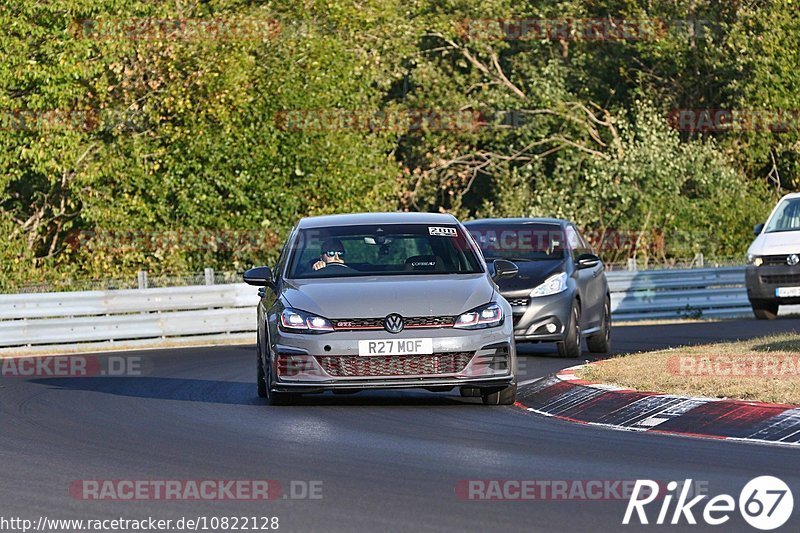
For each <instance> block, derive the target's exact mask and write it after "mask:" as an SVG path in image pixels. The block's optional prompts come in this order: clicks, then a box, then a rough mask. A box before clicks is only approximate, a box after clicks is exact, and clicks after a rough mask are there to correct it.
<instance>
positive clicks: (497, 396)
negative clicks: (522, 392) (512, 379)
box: [481, 383, 517, 405]
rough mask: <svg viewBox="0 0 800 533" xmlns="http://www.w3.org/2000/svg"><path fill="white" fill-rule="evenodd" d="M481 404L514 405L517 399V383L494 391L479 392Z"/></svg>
mask: <svg viewBox="0 0 800 533" xmlns="http://www.w3.org/2000/svg"><path fill="white" fill-rule="evenodd" d="M481 400H483V405H514V402H516V401H517V384H516V383H513V384H511V385H509V386H508V387H506V388H504V389H500V390H495V391H494V392H488V393H483V392H481Z"/></svg>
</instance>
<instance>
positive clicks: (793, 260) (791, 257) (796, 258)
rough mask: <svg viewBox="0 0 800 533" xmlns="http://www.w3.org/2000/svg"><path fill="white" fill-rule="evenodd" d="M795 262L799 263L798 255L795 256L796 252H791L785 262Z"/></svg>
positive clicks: (793, 263)
mask: <svg viewBox="0 0 800 533" xmlns="http://www.w3.org/2000/svg"><path fill="white" fill-rule="evenodd" d="M797 263H800V257H797V254H792V255H790V256H789V257H787V258H786V264H788V265H792V266H794V265H796V264H797Z"/></svg>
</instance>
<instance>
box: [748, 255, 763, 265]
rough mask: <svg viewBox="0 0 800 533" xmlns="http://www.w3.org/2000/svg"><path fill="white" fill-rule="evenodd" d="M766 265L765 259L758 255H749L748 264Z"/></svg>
mask: <svg viewBox="0 0 800 533" xmlns="http://www.w3.org/2000/svg"><path fill="white" fill-rule="evenodd" d="M763 263H764V259H762V258H761V257H759V256H757V255H753V254H747V264H748V265H753V266H761V265H762V264H763Z"/></svg>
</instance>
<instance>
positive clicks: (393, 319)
mask: <svg viewBox="0 0 800 533" xmlns="http://www.w3.org/2000/svg"><path fill="white" fill-rule="evenodd" d="M383 327H384V329H386V331H388V332H389V333H400V332H401V331H403V328H404V327H405V324H403V317H401V316H400V315H398V314H396V313H392V314H391V315H386V318H384V319H383Z"/></svg>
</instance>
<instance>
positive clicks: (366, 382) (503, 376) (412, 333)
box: [271, 319, 517, 392]
mask: <svg viewBox="0 0 800 533" xmlns="http://www.w3.org/2000/svg"><path fill="white" fill-rule="evenodd" d="M276 333H277V335H276V337H277V338H276V342H275V343H273V344H272V346H271V351H272V355H273V361H272V364H273V371H274V374H273V375H274V376H276V379H275V382H274V385H273V390H275V391H292V392H322V391H326V390H334V391H335V390H346V389H349V390H360V389H397V388H439V389H446V388H453V387H461V386H473V387H486V388H494V387H505V386H508V385H510V384H512V383H514V382H515V380H516V368H517V366H516V348H515V346H514V342H513V339H512V326H511V320H509V319H507V320H506V321H505V323H504V325H503V326H500V327H497V328H487V329H482V330H459V329H454V328H441V329H414V330H405V331H403V332H401V333H399V334H396V335H393V334H390V333H387V332H386V331H383V330H373V331H342V332H339V331H337V332H331V333H326V334H321V335H311V334H298V333H286V332H282V331H279V330H276ZM417 338H430V339H432V341H433V342H432V343H433V352H434V354H433V356H424V355H419V356H359V355H358V341H360V340H386V339H392V340H402V339H417ZM454 353H458V354H464V353H468V354H469V355H468V356H467V357H466V358H465V359H468V361H469V362H468V363H466V366H464V367H463V368H458V369H452V370H454V371H451V372H447V371H442V372H439V373H423V374H411V373H406V372H403V373H399V374H386V373H385V372H384V373H382V374H379V375H333V374H331V373H329V372H328V371H330V370H331V366H326V365H324V364H323V362H322V361H323V360H324V359H330V358H341V360H343V361H344V360H347V361H349V363H351V364H352V363H356V365H355V366H358V367H363V366H364V365H365V364H366V365H367V366H370V364H371V363H372V362H373V361H374V362H375V363H376V366H381V368H383V369H385V367H386V366H389V367H392V363H395V364H396V367H397V368H399V367H404V368H405V365H403V364H402V361H401V359H402V358H411V357H415V358H418V359H419V360H422V359H424V358H426V357H429V358H430V359H431V360H432V359H434V356H439V357H446V354H454ZM498 354H505V357H504V359H505V362H504V363H503V364H499V363H497V361H499V360H500V356H498ZM392 358H395V361H388V360H389V359H392ZM342 366H344V365H342ZM423 366H424V367H425V368H430V366H431V365H430V364H429V362H426V364H425V365H423ZM392 368H395V367H392Z"/></svg>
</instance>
